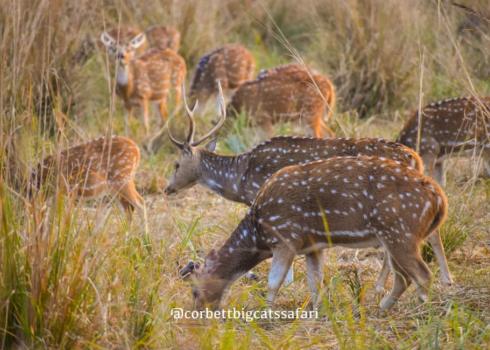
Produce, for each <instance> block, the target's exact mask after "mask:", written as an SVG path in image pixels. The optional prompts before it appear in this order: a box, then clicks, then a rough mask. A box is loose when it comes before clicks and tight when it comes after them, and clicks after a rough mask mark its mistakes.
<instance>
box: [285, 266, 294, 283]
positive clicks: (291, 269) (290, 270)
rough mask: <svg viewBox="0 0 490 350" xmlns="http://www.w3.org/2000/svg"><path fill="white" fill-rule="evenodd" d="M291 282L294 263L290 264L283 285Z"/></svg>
mask: <svg viewBox="0 0 490 350" xmlns="http://www.w3.org/2000/svg"><path fill="white" fill-rule="evenodd" d="M293 282H294V264H291V267H290V268H289V270H288V273H287V275H286V278H285V279H284V286H285V287H287V286H289V285H290V284H291V283H293Z"/></svg>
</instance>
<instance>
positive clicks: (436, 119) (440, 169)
mask: <svg viewBox="0 0 490 350" xmlns="http://www.w3.org/2000/svg"><path fill="white" fill-rule="evenodd" d="M418 117H419V114H418V112H415V113H414V114H413V115H412V117H411V118H410V119H409V120H408V121H407V123H406V124H405V126H404V127H403V129H402V131H401V132H400V136H399V137H398V142H400V143H403V144H404V145H407V146H409V147H411V148H413V149H418V152H419V153H420V155H421V157H422V159H423V160H424V163H425V166H426V169H427V171H428V173H429V174H430V175H432V176H434V177H435V178H436V179H437V181H438V182H439V183H440V184H441V185H443V186H444V185H445V183H446V178H445V175H444V160H445V159H446V158H447V157H448V156H451V155H452V154H453V153H454V152H460V151H473V152H475V154H476V155H477V156H481V157H482V159H483V162H484V166H485V170H486V173H487V175H488V176H490V141H489V140H490V97H486V98H481V99H477V98H474V97H463V98H456V99H448V100H443V101H438V102H433V103H431V104H429V105H427V106H425V107H424V108H423V109H422V118H421V125H420V127H421V128H420V145H419V147H417V140H418V125H419V124H418V123H419V122H418Z"/></svg>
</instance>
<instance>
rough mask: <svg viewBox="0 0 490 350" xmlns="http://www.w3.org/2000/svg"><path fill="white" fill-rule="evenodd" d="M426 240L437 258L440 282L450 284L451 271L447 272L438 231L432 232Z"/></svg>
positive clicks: (451, 280) (451, 281) (447, 268)
mask: <svg viewBox="0 0 490 350" xmlns="http://www.w3.org/2000/svg"><path fill="white" fill-rule="evenodd" d="M427 240H428V241H429V243H430V245H431V246H432V250H434V254H435V256H436V259H437V263H438V264H439V270H440V273H441V282H442V283H443V284H444V285H446V286H450V285H451V284H453V279H452V277H451V272H449V267H448V265H447V260H446V254H445V253H444V246H443V245H442V241H441V235H440V234H439V231H434V232H432V234H430V235H429V237H428V238H427Z"/></svg>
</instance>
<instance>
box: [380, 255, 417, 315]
mask: <svg viewBox="0 0 490 350" xmlns="http://www.w3.org/2000/svg"><path fill="white" fill-rule="evenodd" d="M386 255H387V256H388V259H389V265H391V269H392V271H393V275H394V277H393V287H392V289H391V292H390V294H388V295H386V296H385V297H384V298H383V299H382V300H381V303H380V305H379V306H380V308H381V310H388V309H390V308H391V307H392V306H393V305H395V303H396V301H397V300H398V298H400V296H401V295H402V294H403V292H404V291H405V290H406V289H407V287H408V286H409V285H410V279H409V278H408V275H407V274H406V273H405V272H404V271H403V269H402V268H401V266H400V265H398V264H397V263H396V262H395V261H394V260H393V258H392V257H391V255H390V254H389V253H388V252H387V253H386ZM386 255H385V256H386Z"/></svg>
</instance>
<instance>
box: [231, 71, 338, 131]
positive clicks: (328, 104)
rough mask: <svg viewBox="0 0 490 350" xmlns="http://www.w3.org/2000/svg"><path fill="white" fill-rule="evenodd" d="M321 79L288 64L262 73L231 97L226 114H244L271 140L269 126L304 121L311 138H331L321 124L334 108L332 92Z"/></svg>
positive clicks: (333, 92) (327, 81)
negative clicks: (309, 130) (284, 122)
mask: <svg viewBox="0 0 490 350" xmlns="http://www.w3.org/2000/svg"><path fill="white" fill-rule="evenodd" d="M334 90H335V89H334V86H333V84H332V82H331V81H330V80H329V79H327V78H326V77H325V76H323V75H321V74H318V73H315V72H312V71H310V70H308V69H307V68H305V67H303V66H301V65H298V64H290V65H284V66H280V67H277V68H273V69H270V70H267V71H262V72H261V73H260V74H259V75H258V77H257V78H256V79H255V80H251V81H248V82H245V83H244V84H242V85H241V86H240V87H239V88H238V90H237V91H236V92H235V93H234V94H233V96H232V99H231V102H230V104H229V105H228V110H229V113H230V114H236V113H240V112H242V111H244V112H248V113H249V115H250V116H251V118H252V119H253V121H254V123H255V124H257V125H258V126H260V127H261V128H263V129H264V130H265V131H266V133H267V134H268V135H269V136H271V135H272V134H273V128H272V126H273V124H275V123H277V122H280V121H291V120H297V119H304V120H305V121H306V123H308V125H309V126H310V128H311V130H312V133H313V135H314V136H315V137H318V138H322V137H324V136H326V135H328V136H334V133H333V131H332V130H331V129H330V128H329V127H328V126H327V125H326V124H325V121H324V116H325V115H326V116H327V118H328V117H330V116H331V114H332V111H333V108H334V106H335V91H334Z"/></svg>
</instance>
